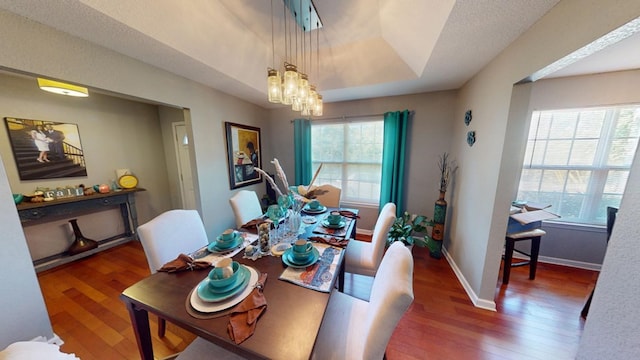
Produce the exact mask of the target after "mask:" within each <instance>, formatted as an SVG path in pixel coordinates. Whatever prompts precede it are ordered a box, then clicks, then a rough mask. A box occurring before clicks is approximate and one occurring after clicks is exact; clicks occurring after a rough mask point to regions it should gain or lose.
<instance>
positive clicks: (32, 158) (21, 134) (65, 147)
mask: <svg viewBox="0 0 640 360" xmlns="http://www.w3.org/2000/svg"><path fill="white" fill-rule="evenodd" d="M4 121H5V125H6V128H7V133H8V135H9V141H10V142H11V149H12V150H13V158H14V160H15V162H16V167H17V168H18V175H19V176H20V180H39V179H53V178H66V177H80V176H87V168H86V165H85V159H84V152H83V150H82V144H81V143H80V132H79V131H78V125H76V124H69V123H61V122H54V121H47V120H30V119H19V118H12V117H5V118H4Z"/></svg>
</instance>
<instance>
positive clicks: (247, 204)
mask: <svg viewBox="0 0 640 360" xmlns="http://www.w3.org/2000/svg"><path fill="white" fill-rule="evenodd" d="M229 204H231V209H232V210H233V214H234V215H235V218H236V228H237V229H240V228H241V227H242V225H244V224H246V223H248V222H249V221H251V220H253V219H256V218H258V217H260V216H262V206H261V205H260V199H258V194H256V192H255V191H250V190H240V191H238V192H237V193H235V194H233V196H232V197H231V198H230V199H229Z"/></svg>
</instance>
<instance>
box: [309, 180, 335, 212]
mask: <svg viewBox="0 0 640 360" xmlns="http://www.w3.org/2000/svg"><path fill="white" fill-rule="evenodd" d="M313 189H314V190H315V193H316V195H315V198H316V199H317V200H318V201H319V202H320V203H321V204H322V205H324V206H326V207H332V208H339V207H340V195H341V194H342V190H341V189H340V188H339V187H335V186H333V185H330V184H323V185H318V186H317V187H313Z"/></svg>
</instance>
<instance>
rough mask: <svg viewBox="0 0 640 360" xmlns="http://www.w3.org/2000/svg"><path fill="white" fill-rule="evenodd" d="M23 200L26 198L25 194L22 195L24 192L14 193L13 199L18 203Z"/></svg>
mask: <svg viewBox="0 0 640 360" xmlns="http://www.w3.org/2000/svg"><path fill="white" fill-rule="evenodd" d="M22 200H24V195H22V194H13V201H14V202H15V203H16V205H18V204H20V203H21V202H22Z"/></svg>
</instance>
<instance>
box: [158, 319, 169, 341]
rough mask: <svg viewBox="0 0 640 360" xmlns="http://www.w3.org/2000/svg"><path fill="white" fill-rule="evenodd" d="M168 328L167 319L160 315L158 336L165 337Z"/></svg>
mask: <svg viewBox="0 0 640 360" xmlns="http://www.w3.org/2000/svg"><path fill="white" fill-rule="evenodd" d="M166 330H167V321H166V320H165V319H164V318H161V317H160V316H158V337H159V338H163V337H164V333H165V332H166Z"/></svg>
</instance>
